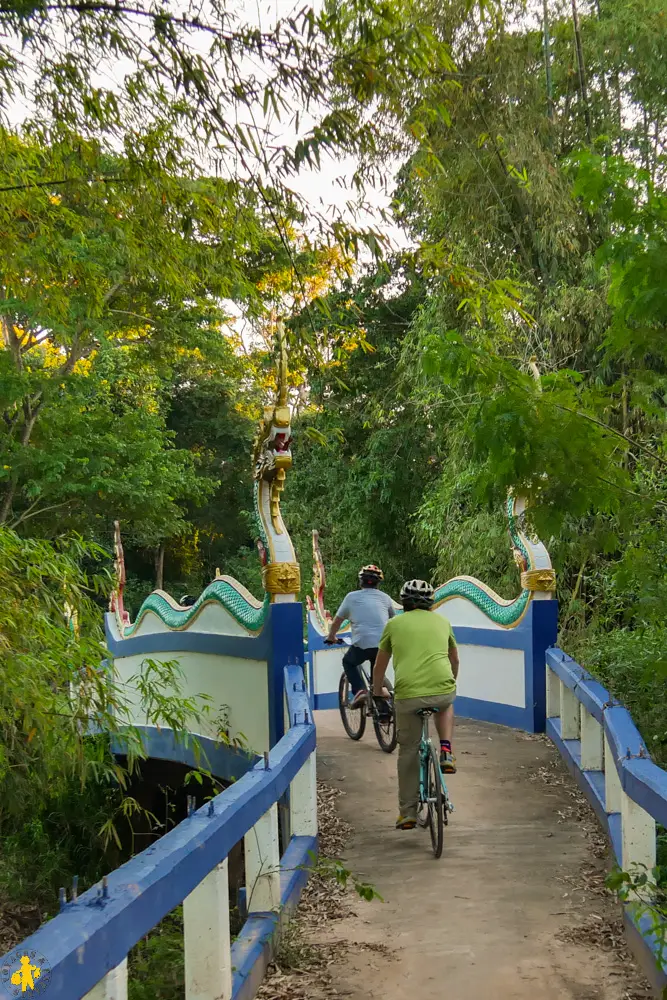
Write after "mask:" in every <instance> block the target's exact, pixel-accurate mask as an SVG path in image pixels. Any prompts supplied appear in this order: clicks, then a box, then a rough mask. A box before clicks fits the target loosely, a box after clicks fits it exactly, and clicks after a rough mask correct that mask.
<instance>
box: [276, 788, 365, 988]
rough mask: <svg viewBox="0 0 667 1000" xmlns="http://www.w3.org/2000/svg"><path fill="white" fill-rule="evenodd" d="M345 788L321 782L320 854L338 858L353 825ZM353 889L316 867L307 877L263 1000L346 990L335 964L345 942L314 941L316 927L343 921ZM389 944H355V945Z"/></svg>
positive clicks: (319, 803) (342, 958)
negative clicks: (336, 981) (340, 801)
mask: <svg viewBox="0 0 667 1000" xmlns="http://www.w3.org/2000/svg"><path fill="white" fill-rule="evenodd" d="M342 794H343V793H342V792H341V791H340V790H339V789H336V788H331V787H330V786H328V785H325V784H323V783H319V782H318V786H317V806H318V820H319V838H320V854H321V856H323V857H327V858H339V857H340V856H341V854H342V852H343V849H344V847H345V844H346V843H347V841H348V840H349V837H350V835H351V833H352V828H351V827H350V826H349V824H348V823H346V822H345V821H344V820H343V819H341V817H340V816H339V814H338V812H337V810H336V799H337V798H338V797H339V796H340V795H342ZM349 892H350V890H349V889H347V888H345V887H344V886H342V885H339V883H338V882H337V881H336V880H335V879H334V878H332V877H330V876H327V875H323V874H321V873H319V872H317V871H316V872H315V873H314V874H313V875H311V877H310V878H309V879H308V882H307V884H306V887H305V889H304V891H303V894H302V896H301V901H300V903H299V908H298V910H297V914H296V918H295V919H294V920H292V922H291V923H290V925H289V927H288V928H287V930H286V932H285V933H284V934H283V937H282V940H281V942H280V947H279V949H278V952H277V954H276V957H275V960H274V962H273V964H272V965H271V966H270V967H269V970H268V972H267V976H266V978H265V980H264V982H263V983H262V986H261V988H260V990H259V993H258V994H257V997H258V1000H331V998H333V997H340V996H342V995H343V994H341V993H340V991H338V990H337V989H336V988H335V987H334V985H333V976H332V974H331V969H332V967H333V966H334V965H337V964H339V963H340V962H341V961H343V960H344V958H345V954H346V951H347V948H348V944H347V942H346V941H336V942H333V943H329V944H325V945H323V944H314V943H312V940H311V935H312V932H313V929H315V928H317V927H320V928H321V927H323V926H324V925H325V924H330V923H331V922H332V921H336V920H342V919H343V918H344V917H346V916H347V915H348V914H349V912H350V902H349ZM360 948H361V949H365V950H369V951H371V950H381V951H383V953H384V946H379V947H376V946H373V945H362V946H359V945H356V946H355V950H357V951H358V950H360Z"/></svg>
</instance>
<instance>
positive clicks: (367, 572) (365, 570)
mask: <svg viewBox="0 0 667 1000" xmlns="http://www.w3.org/2000/svg"><path fill="white" fill-rule="evenodd" d="M359 579H360V580H377V581H378V582H379V583H381V582H382V581H383V580H384V573H383V572H382V570H381V569H380V567H379V566H374V565H372V564H371V565H369V566H362V567H361V569H360V570H359Z"/></svg>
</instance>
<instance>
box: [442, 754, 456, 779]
mask: <svg viewBox="0 0 667 1000" xmlns="http://www.w3.org/2000/svg"><path fill="white" fill-rule="evenodd" d="M440 770H441V771H442V773H443V774H456V757H455V756H454V754H453V753H451V752H450V751H449V750H441V751H440Z"/></svg>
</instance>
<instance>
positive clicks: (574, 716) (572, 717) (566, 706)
mask: <svg viewBox="0 0 667 1000" xmlns="http://www.w3.org/2000/svg"><path fill="white" fill-rule="evenodd" d="M560 736H561V739H562V740H578V739H579V699H578V698H577V696H576V694H575V693H574V691H572V690H571V689H570V688H569V687H568V686H567V684H564V683H563V681H561V682H560Z"/></svg>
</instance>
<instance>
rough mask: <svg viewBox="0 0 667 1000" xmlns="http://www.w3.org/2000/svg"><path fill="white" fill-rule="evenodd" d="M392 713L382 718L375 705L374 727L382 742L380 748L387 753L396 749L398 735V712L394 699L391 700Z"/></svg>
mask: <svg viewBox="0 0 667 1000" xmlns="http://www.w3.org/2000/svg"><path fill="white" fill-rule="evenodd" d="M390 708H391V713H390V715H388V716H387V717H386V718H382V717H381V716H380V713H379V712H378V709H377V706H376V705H373V729H374V730H375V735H376V736H377V741H378V743H379V744H380V750H384V752H385V753H393V752H394V750H395V749H396V743H397V741H398V735H397V733H396V712H395V710H394V703H393V701H392V702H390Z"/></svg>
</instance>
